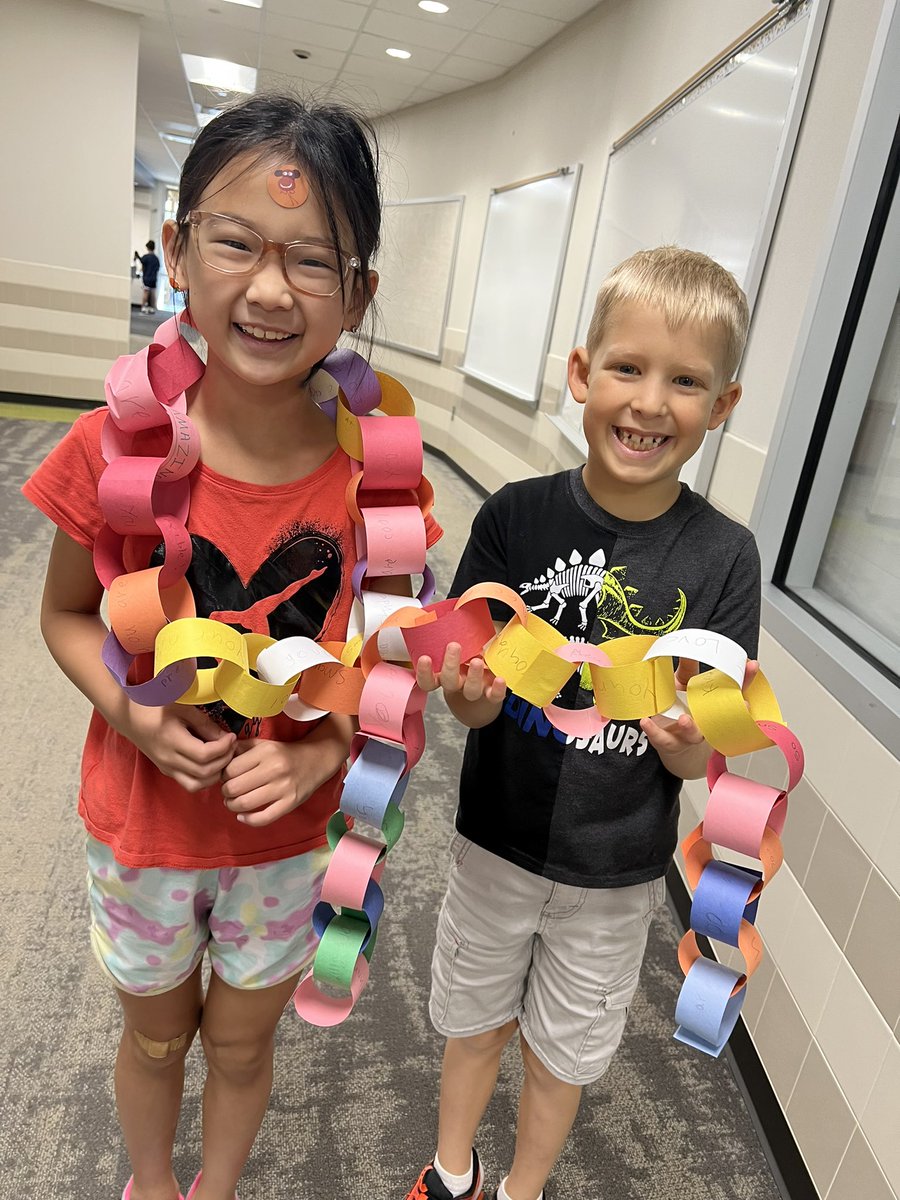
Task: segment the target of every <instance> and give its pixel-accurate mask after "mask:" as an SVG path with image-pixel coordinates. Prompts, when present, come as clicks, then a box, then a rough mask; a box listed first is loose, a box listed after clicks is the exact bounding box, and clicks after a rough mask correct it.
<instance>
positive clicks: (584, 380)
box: [568, 346, 591, 404]
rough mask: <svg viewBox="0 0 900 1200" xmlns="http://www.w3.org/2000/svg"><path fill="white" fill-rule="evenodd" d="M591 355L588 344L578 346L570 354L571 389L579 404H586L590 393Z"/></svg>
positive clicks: (569, 374) (569, 373)
mask: <svg viewBox="0 0 900 1200" xmlns="http://www.w3.org/2000/svg"><path fill="white" fill-rule="evenodd" d="M590 369H591V356H590V354H588V351H587V347H586V346H576V347H575V349H574V350H573V351H572V353H571V354H570V355H569V369H568V376H569V391H570V392H571V393H572V397H573V399H575V400H576V401H577V403H578V404H584V402H585V400H587V393H588V375H589V373H590Z"/></svg>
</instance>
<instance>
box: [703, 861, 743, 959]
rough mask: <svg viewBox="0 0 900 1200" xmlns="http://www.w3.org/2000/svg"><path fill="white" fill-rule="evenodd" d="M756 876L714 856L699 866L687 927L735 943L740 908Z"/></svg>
mask: <svg viewBox="0 0 900 1200" xmlns="http://www.w3.org/2000/svg"><path fill="white" fill-rule="evenodd" d="M755 886H756V879H755V878H754V877H753V876H752V875H751V874H750V873H749V872H748V871H744V870H743V869H742V868H741V867H736V866H734V864H733V863H727V862H718V861H716V860H715V859H714V860H713V861H712V862H710V863H707V864H706V866H705V867H704V868H703V874H702V875H701V876H700V879H699V882H698V883H697V890H696V891H695V892H694V901H693V904H692V905H691V929H693V930H695V931H696V932H697V933H702V934H703V935H704V936H705V937H709V938H715V939H716V940H717V941H720V942H727V943H728V945H729V946H736V945H737V944H738V934H739V932H740V928H741V921H742V920H743V918H744V910H745V909H746V907H747V901H748V899H749V896H750V893H751V892H752V891H753V888H754V887H755Z"/></svg>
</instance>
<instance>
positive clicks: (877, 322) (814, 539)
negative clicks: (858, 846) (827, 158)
mask: <svg viewBox="0 0 900 1200" xmlns="http://www.w3.org/2000/svg"><path fill="white" fill-rule="evenodd" d="M880 35H881V36H880V39H879V41H878V43H877V45H876V52H875V56H874V61H873V66H872V71H871V72H870V80H869V82H870V83H871V87H870V88H867V89H866V90H865V92H864V97H865V98H864V101H863V105H862V107H861V112H860V116H859V119H858V121H857V126H856V130H855V134H854V139H853V143H852V144H851V146H850V153H849V157H848V162H849V163H850V167H849V168H848V170H847V171H846V173H845V183H846V192H845V194H843V195H839V196H838V197H837V200H838V203H837V205H836V209H835V212H836V216H835V221H834V230H833V239H832V240H831V241H830V244H829V246H828V247H827V248H826V249H827V254H826V255H825V256H824V257H823V264H822V267H821V271H820V275H821V278H820V280H819V286H818V287H817V288H816V295H815V298H814V300H813V301H812V305H811V311H810V313H809V314H808V321H807V322H806V325H805V329H806V332H805V335H804V336H803V342H802V344H800V345H799V346H798V351H797V355H796V356H795V365H794V368H793V370H792V377H791V381H790V383H789V393H790V394H789V396H788V397H787V403H786V407H785V414H784V417H783V422H782V427H781V431H780V437H778V439H777V442H776V443H773V449H774V453H770V455H769V460H768V462H767V467H766V472H765V474H764V478H763V486H762V487H761V489H760V494H759V498H758V500H757V506H756V510H755V511H754V514H753V525H754V528H755V530H756V532H757V539H758V541H759V544H760V550H761V552H762V556H763V564H764V572H766V574H765V575H764V578H766V577H768V578H771V583H770V584H768V585H766V586H765V588H764V613H763V620H764V623H765V625H766V626H767V627H768V628H769V629H770V631H771V632H772V633H773V634H774V636H776V637H777V638H778V640H779V641H780V642H781V643H782V645H784V646H785V647H786V649H788V650H789V651H790V652H791V653H792V654H794V655H795V657H797V658H798V659H799V660H800V661H801V662H802V663H803V665H804V666H805V667H807V669H808V670H810V671H811V672H812V673H813V674H814V675H815V676H816V677H817V678H818V679H819V680H820V682H822V683H823V684H825V686H827V687H828V688H829V690H830V691H831V692H832V694H833V695H835V696H836V698H837V699H839V700H840V701H841V702H842V703H843V704H845V705H846V706H847V707H849V708H850V709H851V710H852V711H855V712H857V713H862V712H864V713H865V714H866V725H867V727H868V728H869V729H870V731H871V732H872V733H873V734H874V735H875V736H876V737H878V738H879V740H881V741H882V742H883V744H884V745H886V746H887V748H888V749H890V750H891V751H892V752H893V753H894V754H900V306H898V294H900V191H898V186H897V184H898V176H900V120H898V118H900V92H898V89H897V87H896V79H897V77H898V74H900V15H898V11H897V5H896V4H894V3H891V4H887V5H885V14H884V19H883V22H882V26H881V29H880Z"/></svg>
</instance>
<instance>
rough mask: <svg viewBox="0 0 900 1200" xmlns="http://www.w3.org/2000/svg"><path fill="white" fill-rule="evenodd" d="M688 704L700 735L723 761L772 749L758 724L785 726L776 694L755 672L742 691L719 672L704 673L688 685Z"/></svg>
mask: <svg viewBox="0 0 900 1200" xmlns="http://www.w3.org/2000/svg"><path fill="white" fill-rule="evenodd" d="M687 704H688V708H689V709H690V710H691V716H692V717H693V718H694V720H695V721H696V722H697V726H698V728H699V729H700V732H701V733H702V734H703V736H704V737H705V738H706V740H707V741H708V742H709V744H710V745H711V746H712V747H713V748H714V749H716V750H718V751H719V753H720V754H724V755H725V757H726V758H737V757H738V755H741V754H750V753H751V752H752V751H754V750H765V749H766V748H767V747H769V746H772V745H774V743H773V742H772V741H771V740H770V739H769V738H767V737H766V735H765V734H764V733H763V732H762V731H761V730H760V728H759V726H758V725H757V724H756V722H757V721H776V722H777V723H778V724H779V725H783V724H784V717H783V716H782V715H781V709H780V708H779V707H778V701H777V700H776V699H775V693H774V692H773V691H772V689H771V687H770V686H769V681H768V680H767V679H766V677H765V675H763V673H762V671H757V673H756V675H755V676H754V678H753V681H752V682H751V683H749V684H747V686H746V687H745V688H744V690H743V691H741V689H740V688H739V687H738V685H737V684H736V683H735V682H734V680H733V679H730V678H729V677H728V676H727V675H724V674H723V673H722V672H721V671H716V670H713V671H703V672H702V673H701V674H700V675H695V676H694V677H693V678H692V679H691V680H690V682H689V683H688V686H687Z"/></svg>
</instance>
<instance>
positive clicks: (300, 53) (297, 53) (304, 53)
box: [291, 50, 309, 58]
mask: <svg viewBox="0 0 900 1200" xmlns="http://www.w3.org/2000/svg"><path fill="white" fill-rule="evenodd" d="M291 53H292V54H293V55H294V58H309V51H308V50H293V51H292V52H291Z"/></svg>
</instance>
